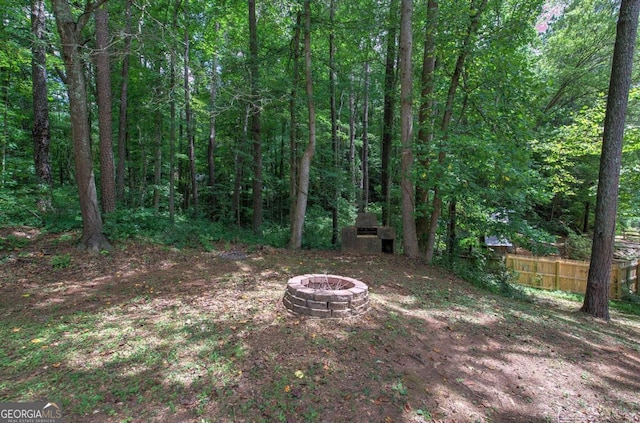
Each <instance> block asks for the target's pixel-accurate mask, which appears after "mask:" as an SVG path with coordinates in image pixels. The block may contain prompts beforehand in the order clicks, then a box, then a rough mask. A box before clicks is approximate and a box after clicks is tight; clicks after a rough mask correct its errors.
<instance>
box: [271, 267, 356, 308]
mask: <svg viewBox="0 0 640 423" xmlns="http://www.w3.org/2000/svg"><path fill="white" fill-rule="evenodd" d="M316 286H321V287H320V288H315V287H316ZM329 286H336V287H339V289H328V287H329ZM282 302H283V303H284V306H285V307H286V308H288V309H289V310H291V311H293V312H294V313H297V314H302V315H305V316H311V317H320V318H330V317H334V318H340V317H350V316H357V315H359V314H362V313H364V312H365V311H367V310H368V309H369V288H368V287H367V285H365V284H364V283H362V282H360V281H359V280H357V279H353V278H347V277H344V276H336V275H316V274H311V275H302V276H296V277H293V278H291V279H289V281H288V282H287V289H286V291H285V294H284V298H283V300H282Z"/></svg>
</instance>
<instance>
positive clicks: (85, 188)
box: [52, 0, 111, 252]
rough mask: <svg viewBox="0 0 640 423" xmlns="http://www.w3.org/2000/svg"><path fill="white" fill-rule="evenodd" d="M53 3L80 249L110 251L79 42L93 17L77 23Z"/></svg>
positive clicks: (58, 1) (61, 4)
mask: <svg viewBox="0 0 640 423" xmlns="http://www.w3.org/2000/svg"><path fill="white" fill-rule="evenodd" d="M52 3H53V9H54V14H55V17H56V23H57V26H58V32H59V34H60V41H61V43H62V54H63V59H64V65H65V69H66V83H67V91H68V94H69V108H70V115H71V137H72V139H73V147H74V154H73V155H74V161H75V168H76V172H75V175H76V184H77V185H78V193H79V198H80V212H81V215H82V239H81V241H80V244H79V248H81V249H84V250H87V251H91V252H99V251H100V250H105V249H110V248H111V246H110V244H109V241H108V240H107V238H106V237H105V236H104V234H103V233H102V216H101V215H100V207H99V206H98V194H97V191H96V184H95V179H94V175H93V161H92V157H91V145H90V133H89V119H88V105H87V84H86V81H85V77H84V66H83V63H82V56H81V54H80V43H79V41H78V39H79V35H80V31H82V28H83V27H84V26H85V25H86V22H87V19H89V17H90V13H89V11H86V13H85V14H83V15H82V16H81V18H80V20H79V21H78V22H76V20H75V19H74V17H73V14H72V12H71V8H70V6H69V3H68V2H67V1H66V0H53V2H52Z"/></svg>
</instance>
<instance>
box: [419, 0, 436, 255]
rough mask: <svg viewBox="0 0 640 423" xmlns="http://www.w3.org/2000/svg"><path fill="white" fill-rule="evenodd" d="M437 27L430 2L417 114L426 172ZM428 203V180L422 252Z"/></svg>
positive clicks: (422, 200)
mask: <svg viewBox="0 0 640 423" xmlns="http://www.w3.org/2000/svg"><path fill="white" fill-rule="evenodd" d="M437 27H438V2H437V0H429V1H428V4H427V23H426V31H425V37H424V49H423V55H422V77H421V79H422V81H421V83H422V90H421V93H420V111H419V113H418V127H419V129H418V143H419V144H420V145H421V147H422V150H423V151H425V154H424V155H423V156H422V157H421V159H420V166H421V167H423V168H424V169H427V168H428V167H429V162H428V156H429V153H428V151H429V146H430V145H431V143H432V141H433V116H434V106H435V100H434V98H433V89H434V73H435V68H436V56H435V47H436V43H435V35H436V29H437ZM428 200H429V189H428V186H427V181H425V180H423V178H420V179H418V182H417V186H416V202H417V204H418V207H417V208H418V210H417V217H416V230H417V232H418V243H419V244H420V247H421V249H423V250H425V249H426V246H427V233H428V230H429V215H428V213H427V203H428Z"/></svg>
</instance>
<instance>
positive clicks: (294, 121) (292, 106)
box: [289, 12, 302, 227]
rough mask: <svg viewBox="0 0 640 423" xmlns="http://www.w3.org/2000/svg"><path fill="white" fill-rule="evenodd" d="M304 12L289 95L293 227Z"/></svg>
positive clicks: (297, 27)
mask: <svg viewBox="0 0 640 423" xmlns="http://www.w3.org/2000/svg"><path fill="white" fill-rule="evenodd" d="M301 16H302V14H301V13H300V12H299V13H297V15H296V25H295V28H294V32H293V39H292V40H291V53H292V56H293V57H292V62H293V64H292V71H291V73H292V82H291V96H290V97H289V117H290V121H291V123H290V128H289V168H290V171H289V198H290V201H291V203H290V205H289V206H290V207H289V221H290V224H291V227H293V225H294V221H293V219H294V217H295V210H296V195H297V193H298V164H299V161H298V118H297V113H296V108H297V99H298V76H299V72H300V27H301V25H302V21H301V19H302V18H301Z"/></svg>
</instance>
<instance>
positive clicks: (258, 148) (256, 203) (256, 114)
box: [248, 0, 262, 235]
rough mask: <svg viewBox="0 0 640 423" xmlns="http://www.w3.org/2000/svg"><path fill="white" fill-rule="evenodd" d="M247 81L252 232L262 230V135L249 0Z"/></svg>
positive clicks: (255, 41) (257, 65)
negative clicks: (251, 177) (251, 157)
mask: <svg viewBox="0 0 640 423" xmlns="http://www.w3.org/2000/svg"><path fill="white" fill-rule="evenodd" d="M248 3H249V73H250V75H249V79H250V86H251V106H252V110H251V139H252V141H253V142H252V146H253V148H252V150H253V184H252V187H253V232H254V233H255V234H258V235H259V234H260V233H261V228H262V133H261V128H260V107H261V106H260V93H259V90H258V87H259V80H260V63H259V61H258V28H257V25H256V2H255V0H249V2H248Z"/></svg>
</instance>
